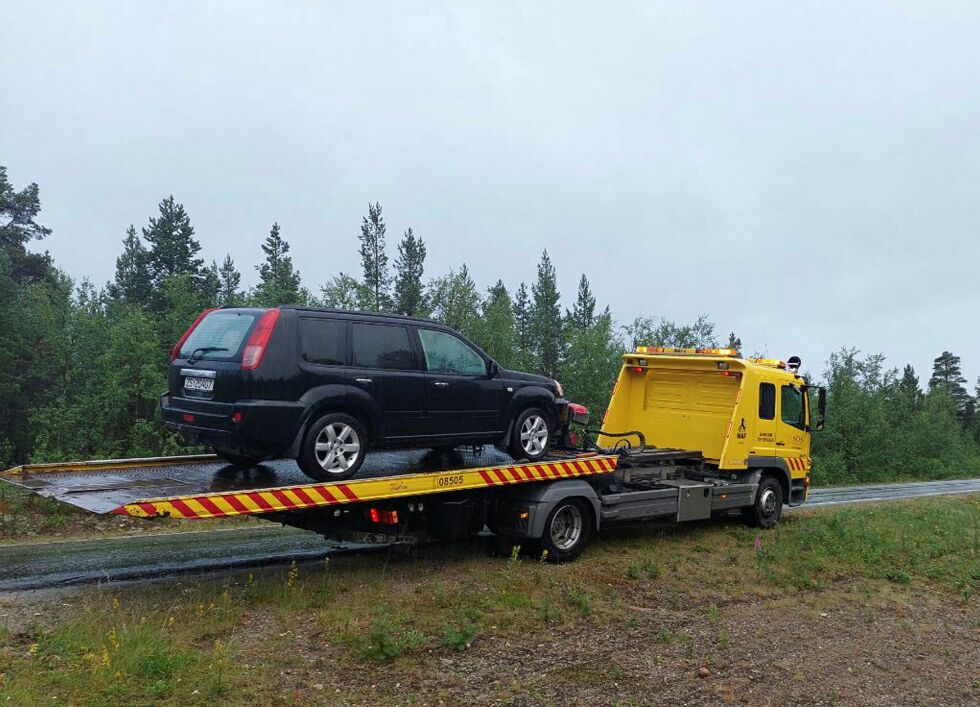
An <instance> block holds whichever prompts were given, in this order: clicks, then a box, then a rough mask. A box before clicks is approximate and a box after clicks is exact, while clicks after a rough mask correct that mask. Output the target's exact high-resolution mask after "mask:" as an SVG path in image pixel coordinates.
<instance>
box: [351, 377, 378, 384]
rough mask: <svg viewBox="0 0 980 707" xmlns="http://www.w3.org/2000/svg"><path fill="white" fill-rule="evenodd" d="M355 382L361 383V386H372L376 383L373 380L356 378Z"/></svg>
mask: <svg viewBox="0 0 980 707" xmlns="http://www.w3.org/2000/svg"><path fill="white" fill-rule="evenodd" d="M354 382H355V383H360V384H361V385H371V384H372V383H374V381H373V380H371V379H370V378H355V379H354Z"/></svg>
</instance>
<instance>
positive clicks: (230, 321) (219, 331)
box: [180, 309, 256, 361]
mask: <svg viewBox="0 0 980 707" xmlns="http://www.w3.org/2000/svg"><path fill="white" fill-rule="evenodd" d="M255 316H256V315H254V314H250V313H248V312H235V311H233V310H227V309H225V310H218V311H216V312H211V314H209V315H208V316H206V317H205V318H204V319H202V320H201V323H200V324H198V325H197V327H196V328H195V329H194V331H192V332H191V335H190V336H188V337H187V341H185V342H184V345H183V346H181V347H180V358H190V357H191V356H192V355H193V357H194V359H195V360H196V361H201V360H204V359H225V360H227V359H230V358H235V357H236V356H237V355H238V350H239V349H240V348H241V345H242V342H243V341H244V340H245V335H246V334H248V330H249V329H251V328H252V324H254V323H255Z"/></svg>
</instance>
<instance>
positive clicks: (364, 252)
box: [0, 166, 980, 483]
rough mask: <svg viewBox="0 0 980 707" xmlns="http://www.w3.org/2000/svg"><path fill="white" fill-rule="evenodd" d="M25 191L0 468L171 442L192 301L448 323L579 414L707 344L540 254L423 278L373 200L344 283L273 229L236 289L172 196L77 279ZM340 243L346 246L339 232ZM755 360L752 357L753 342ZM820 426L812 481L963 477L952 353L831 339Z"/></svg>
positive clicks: (411, 244)
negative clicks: (673, 349) (169, 413)
mask: <svg viewBox="0 0 980 707" xmlns="http://www.w3.org/2000/svg"><path fill="white" fill-rule="evenodd" d="M40 211H41V206H40V190H39V188H38V186H37V184H34V183H32V184H30V185H28V186H26V187H24V188H22V189H21V190H19V191H18V190H15V189H14V187H13V186H12V185H11V184H10V182H9V181H8V179H7V174H6V168H5V167H3V166H0V330H2V331H4V332H5V336H4V337H3V341H2V343H0V466H3V467H4V468H5V467H6V466H9V465H12V464H16V463H24V462H27V461H35V462H40V461H59V460H67V459H72V458H86V457H87V458H95V457H114V456H147V455H158V454H172V453H177V452H179V451H182V450H181V448H180V446H179V444H178V442H177V440H176V439H175V438H174V436H173V435H172V434H170V433H168V432H166V431H165V430H163V428H162V426H161V424H160V419H159V412H158V410H157V402H158V399H159V395H160V394H161V393H162V392H163V391H164V390H165V389H166V368H167V364H168V363H169V353H170V350H171V348H172V346H173V344H174V342H176V341H177V339H178V338H179V337H180V335H181V334H182V333H183V331H184V329H186V327H187V326H188V324H189V323H190V322H192V321H193V320H194V318H195V317H196V316H197V315H198V313H199V312H200V311H202V310H203V309H206V308H208V307H213V306H226V305H227V306H260V307H268V306H279V305H286V304H295V305H305V306H324V307H337V308H342V309H356V310H364V311H375V312H388V313H394V314H403V315H407V316H415V317H430V318H433V319H436V320H438V321H441V322H443V323H444V324H447V325H448V326H451V327H453V328H454V329H457V330H458V331H461V332H462V333H463V334H465V335H466V336H467V337H469V338H470V339H472V340H473V341H474V342H475V343H477V344H478V345H479V346H480V347H481V348H483V349H484V350H485V351H486V352H487V353H488V354H490V355H491V356H492V357H493V358H494V359H496V360H497V361H498V362H499V363H500V364H501V365H502V366H505V367H508V368H516V369H519V370H525V371H529V372H534V373H541V374H543V375H548V376H550V377H552V378H556V379H558V380H560V381H561V382H562V384H563V386H564V387H565V389H566V394H567V397H568V398H569V399H571V400H575V401H576V402H581V403H583V404H585V405H587V406H588V407H589V408H590V409H591V410H592V412H593V415H594V416H595V417H594V418H593V419H601V415H602V413H603V411H604V410H605V407H606V406H607V404H608V400H609V395H610V393H611V391H612V385H613V383H614V382H615V378H616V375H617V374H618V372H619V368H620V362H621V359H620V357H621V355H622V353H623V352H624V351H627V350H632V349H633V348H634V347H635V346H637V345H650V346H679V347H714V346H719V345H724V346H727V347H730V348H734V349H736V350H737V351H739V352H740V353H741V350H742V342H741V340H740V338H739V337H738V336H737V335H736V334H735V333H734V332H731V333H730V334H729V335H728V337H727V340H724V341H720V340H719V337H718V334H717V333H716V331H715V330H716V326H715V324H714V322H713V321H712V320H711V318H710V317H709V316H708V315H707V314H704V315H701V316H699V317H698V318H697V319H696V320H695V321H694V322H691V323H688V324H678V323H676V322H674V321H671V320H669V319H667V318H664V317H658V316H639V317H635V318H634V319H633V320H631V321H629V322H625V323H619V322H617V321H616V320H615V319H614V317H613V315H612V312H611V311H610V308H609V307H608V306H606V307H600V306H599V305H598V304H597V302H596V298H595V296H594V295H593V294H592V290H591V286H590V283H589V280H588V278H587V277H586V275H585V274H584V273H583V274H581V276H580V278H579V281H578V288H577V291H576V295H575V299H574V301H573V303H572V307H571V308H570V309H568V308H565V309H563V307H562V298H561V294H560V292H559V288H558V284H557V275H556V272H555V267H554V265H553V263H552V262H551V259H550V257H549V255H548V252H547V250H545V251H544V252H543V253H542V255H541V258H540V260H539V262H538V266H537V273H536V279H535V280H534V282H532V283H530V285H528V283H525V282H521V283H520V284H519V286H518V287H517V288H516V289H514V290H509V289H508V288H507V286H506V285H505V283H504V282H503V280H502V279H498V280H497V281H496V282H495V283H493V284H492V285H490V286H488V287H486V288H485V290H482V291H481V289H480V288H479V287H478V286H477V284H476V283H475V282H474V280H473V278H472V277H471V276H470V273H469V269H468V268H467V266H466V264H465V263H461V264H460V266H459V267H458V268H451V269H450V270H449V272H448V273H445V274H443V275H439V276H436V277H431V278H430V279H428V281H426V280H425V275H426V270H425V259H426V255H427V252H426V244H425V242H424V240H423V238H422V237H421V236H419V235H417V234H415V233H414V232H413V230H412V229H411V228H407V229H406V230H405V231H404V232H403V234H402V236H401V238H400V239H399V242H398V243H397V246H396V253H397V255H396V257H395V258H394V259H393V260H392V259H390V257H389V252H388V242H387V225H386V223H385V219H384V213H383V209H382V207H381V204H380V203H378V202H375V203H373V204H369V205H368V212H367V215H365V216H364V217H363V219H362V222H361V224H360V233H359V234H358V235H357V244H358V251H359V255H360V259H361V270H362V272H361V273H360V275H353V274H350V273H345V272H338V273H337V274H336V275H334V276H333V277H332V278H330V279H329V280H328V281H327V282H326V283H324V284H323V285H321V286H320V288H319V291H318V292H317V293H316V294H313V293H311V291H310V290H309V289H307V288H306V287H304V285H303V282H302V279H301V277H300V274H299V272H298V270H297V269H296V268H295V266H294V264H293V261H292V257H291V256H290V245H289V242H288V240H287V239H286V238H285V237H283V234H282V232H281V229H280V227H279V224H278V222H274V223H273V224H272V226H271V229H270V231H269V235H268V236H267V237H266V238H265V240H264V241H263V242H262V244H261V252H262V260H261V261H260V262H259V263H258V264H257V265H255V266H254V267H255V271H256V273H257V274H258V282H257V284H256V285H254V286H253V287H251V288H244V287H242V284H241V281H242V275H241V271H240V270H239V269H238V267H237V265H236V263H235V261H234V260H233V259H232V258H231V256H230V255H226V256H225V258H224V259H223V261H222V263H221V264H220V265H219V264H218V262H217V261H216V260H212V261H211V263H210V264H208V263H206V262H205V261H204V259H203V258H201V257H199V253H200V250H201V244H200V242H199V241H198V240H197V239H196V237H195V231H194V227H193V225H192V224H191V221H190V216H189V215H188V213H187V212H186V210H185V209H184V207H183V205H182V204H180V203H179V202H177V201H176V199H175V198H174V197H173V196H172V195H171V196H168V197H166V198H164V199H163V200H161V202H160V204H159V205H158V209H157V213H156V214H154V215H152V216H150V217H149V218H148V221H147V224H146V225H145V226H143V227H141V228H140V229H139V231H137V229H136V227H135V226H134V225H130V226H129V227H128V228H127V229H126V231H125V237H124V238H123V239H122V251H121V253H120V254H119V256H118V257H117V259H116V268H115V276H114V278H113V280H112V281H110V282H108V283H106V284H105V285H104V286H102V287H98V288H97V287H95V286H94V285H93V284H92V283H91V282H90V281H89V280H88V279H87V278H82V280H81V282H80V283H78V284H76V283H75V282H74V281H73V280H72V279H71V278H70V277H69V276H68V275H67V274H66V273H64V272H63V271H62V270H60V269H59V268H58V267H56V265H55V263H54V261H53V259H52V258H51V256H50V255H49V254H48V253H46V252H45V253H43V254H41V253H34V252H31V251H30V250H28V248H27V244H28V243H30V242H32V241H39V240H42V239H43V238H45V237H46V236H48V235H50V233H51V230H50V229H49V228H47V227H45V226H43V225H41V224H40V223H38V221H37V218H38V216H39V215H40ZM352 245H353V239H352ZM754 355H762V354H761V353H759V352H754V353H753V356H754ZM826 366H827V367H826V370H825V371H824V372H823V382H824V383H825V384H826V385H827V387H828V420H827V429H826V431H824V432H823V433H818V434H815V435H814V449H813V456H814V476H815V479H816V481H817V483H836V482H859V481H877V480H888V479H892V478H943V477H949V476H958V475H976V474H980V422H978V420H977V414H976V407H977V400H978V399H980V378H978V380H977V383H976V387H975V394H974V395H971V394H970V392H969V391H968V390H967V387H966V385H967V383H966V380H965V379H964V377H963V375H962V371H961V366H960V359H959V357H957V356H956V355H954V354H953V353H952V352H949V351H943V352H942V353H941V354H940V355H939V356H938V357H937V358H936V359H935V361H934V364H933V372H932V376H931V377H930V379H929V381H928V382H927V384H926V385H925V386H922V385H920V382H919V378H918V375H917V374H916V372H915V370H914V369H913V368H912V366H911V365H906V366H905V367H904V369H903V370H902V371H901V372H900V371H899V370H898V369H897V368H888V367H887V366H886V364H885V356H884V355H883V354H871V355H864V356H862V355H861V354H860V353H859V352H858V351H857V350H856V349H853V348H849V347H847V346H842V347H841V348H840V349H839V350H838V351H837V352H835V353H834V354H832V355H831V356H830V359H829V360H828V361H827V364H826Z"/></svg>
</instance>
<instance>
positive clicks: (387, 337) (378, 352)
mask: <svg viewBox="0 0 980 707" xmlns="http://www.w3.org/2000/svg"><path fill="white" fill-rule="evenodd" d="M351 340H352V343H353V346H352V348H353V350H354V365H355V366H360V367H361V368H387V369H394V370H398V371H414V370H416V366H415V357H414V356H413V355H412V345H411V343H409V339H408V329H406V328H405V327H403V326H398V325H392V324H360V323H354V324H353V325H352V326H351Z"/></svg>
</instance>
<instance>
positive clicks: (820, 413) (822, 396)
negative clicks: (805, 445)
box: [813, 388, 827, 432]
mask: <svg viewBox="0 0 980 707" xmlns="http://www.w3.org/2000/svg"><path fill="white" fill-rule="evenodd" d="M826 416H827V389H826V388H817V424H816V425H814V427H813V429H814V430H816V431H817V432H823V428H824V418H826Z"/></svg>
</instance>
